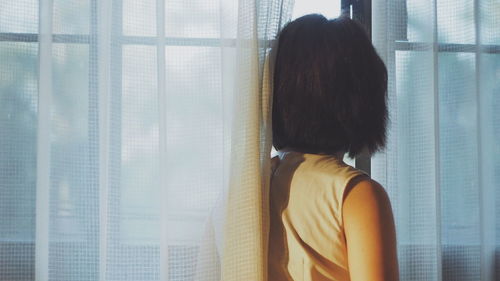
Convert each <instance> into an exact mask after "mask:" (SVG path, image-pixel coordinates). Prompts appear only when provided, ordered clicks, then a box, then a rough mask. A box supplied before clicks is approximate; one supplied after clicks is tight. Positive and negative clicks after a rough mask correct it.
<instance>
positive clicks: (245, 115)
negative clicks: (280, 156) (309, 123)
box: [0, 0, 292, 281]
mask: <svg viewBox="0 0 500 281" xmlns="http://www.w3.org/2000/svg"><path fill="white" fill-rule="evenodd" d="M291 4H292V3H291V1H289V0H264V1H257V0H239V1H232V0H208V1H207V0H190V1H185V0H141V1H134V0H123V1H121V0H40V1H37V0H18V1H8V0H2V1H0V62H1V63H0V280H9V281H17V280H37V281H44V280H62V281H70V280H82V281H83V280H85V281H87V280H101V281H103V280H134V281H135V280H175V281H180V280H194V279H195V272H196V271H197V270H198V271H200V267H201V266H200V265H202V264H206V265H208V266H219V268H215V269H217V270H211V271H210V273H211V275H210V276H209V277H210V278H214V279H211V280H220V278H221V277H220V276H219V274H223V275H224V280H235V281H236V280H264V273H265V266H266V261H265V258H266V253H265V243H266V240H265V237H266V233H265V231H266V224H267V221H266V219H265V218H266V213H265V212H266V209H265V208H262V207H263V206H267V204H266V203H265V200H266V198H265V194H266V193H265V192H261V187H262V183H263V182H264V183H265V182H266V181H265V180H266V178H267V177H268V175H266V173H265V171H267V168H268V167H266V165H268V164H267V161H268V158H269V157H268V155H269V150H270V143H269V138H267V137H266V133H268V132H269V128H268V127H266V126H265V124H266V122H265V121H266V118H267V117H268V115H266V112H265V111H264V110H262V108H266V106H265V104H263V101H265V100H266V98H265V96H264V95H263V91H262V89H263V87H264V88H265V86H266V85H267V86H269V85H268V84H266V83H268V82H269V81H267V82H266V81H263V80H262V79H263V69H264V68H263V65H264V58H265V56H266V54H267V52H268V50H269V47H270V42H271V40H272V39H274V36H275V35H276V32H277V31H278V28H279V27H280V25H282V24H284V23H285V22H286V20H287V19H288V18H289V16H290V14H291ZM264 186H265V185H264ZM224 191H225V193H224ZM221 194H226V195H225V196H222V195H221ZM225 200H229V201H228V202H229V203H228V204H227V205H225V204H224V202H227V201H225ZM216 206H218V207H220V206H225V208H226V210H225V212H222V215H221V213H220V212H217V211H213V209H214V207H216ZM226 214H229V215H227V216H226ZM217 215H219V217H217ZM209 217H213V218H215V219H214V221H215V222H216V223H218V224H219V225H223V227H222V229H221V228H216V229H215V230H214V231H217V235H215V234H214V235H213V237H216V239H219V242H220V243H219V244H220V245H222V248H221V249H220V251H213V252H212V254H213V255H200V253H203V251H201V250H200V244H203V240H202V238H206V237H204V236H203V233H204V230H205V229H210V225H208V227H207V225H206V222H207V219H208V218H209ZM226 220H227V222H228V223H227V224H226V225H225V226H224V222H225V221H226ZM214 239H215V238H214ZM221 262H222V266H221V264H220V263H221ZM197 267H198V268H197ZM205 269H206V268H205ZM211 269H214V268H211Z"/></svg>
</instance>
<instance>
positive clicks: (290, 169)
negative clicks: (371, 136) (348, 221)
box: [268, 152, 366, 281]
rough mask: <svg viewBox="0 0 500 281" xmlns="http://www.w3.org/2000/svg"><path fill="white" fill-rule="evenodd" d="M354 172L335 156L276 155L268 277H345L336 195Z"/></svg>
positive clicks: (274, 280)
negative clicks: (277, 158) (277, 159)
mask: <svg viewBox="0 0 500 281" xmlns="http://www.w3.org/2000/svg"><path fill="white" fill-rule="evenodd" d="M360 175H366V174H364V173H363V172H362V171H360V170H357V169H355V168H353V167H351V166H349V165H347V164H345V163H344V162H343V161H342V159H338V158H337V157H335V156H330V155H319V154H308V153H299V152H284V153H282V154H281V155H280V161H279V164H278V166H277V167H276V168H275V169H274V171H273V175H272V179H271V188H270V233H269V252H268V276H269V281H285V280H286V281H290V280H293V281H324V280H325V281H326V280H334V281H344V280H349V269H348V263H347V247H346V240H345V235H344V228H343V222H342V200H343V196H344V190H345V188H346V186H347V184H348V183H349V181H350V180H351V179H353V178H354V177H357V176H360Z"/></svg>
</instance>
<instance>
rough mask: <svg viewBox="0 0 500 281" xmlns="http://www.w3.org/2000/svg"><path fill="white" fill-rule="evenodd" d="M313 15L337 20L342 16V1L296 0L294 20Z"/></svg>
mask: <svg viewBox="0 0 500 281" xmlns="http://www.w3.org/2000/svg"><path fill="white" fill-rule="evenodd" d="M313 13H319V14H323V15H324V16H325V17H327V18H336V17H338V16H340V0H295V5H294V7H293V14H292V18H294V19H296V18H298V17H301V16H303V15H307V14H313Z"/></svg>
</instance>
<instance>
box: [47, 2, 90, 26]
mask: <svg viewBox="0 0 500 281" xmlns="http://www.w3.org/2000/svg"><path fill="white" fill-rule="evenodd" d="M89 25H90V0H54V8H53V20H52V28H53V33H54V34H61V33H62V34H88V33H89Z"/></svg>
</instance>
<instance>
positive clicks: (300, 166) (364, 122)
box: [268, 15, 398, 281]
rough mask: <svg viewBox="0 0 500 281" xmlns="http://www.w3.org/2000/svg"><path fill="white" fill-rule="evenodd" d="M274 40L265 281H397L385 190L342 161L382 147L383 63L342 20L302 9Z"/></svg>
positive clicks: (384, 108)
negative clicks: (274, 153) (275, 153)
mask: <svg viewBox="0 0 500 281" xmlns="http://www.w3.org/2000/svg"><path fill="white" fill-rule="evenodd" d="M278 41H279V42H278V46H277V48H278V49H277V53H276V62H275V71H274V90H273V92H274V93H273V116H272V117H273V145H274V147H275V148H276V149H277V150H278V152H279V158H276V159H273V161H274V162H275V163H274V164H275V165H274V168H273V176H272V182H271V191H270V198H271V203H270V211H271V232H270V240H269V264H268V265H269V269H268V275H269V280H270V281H281V280H294V281H298V280H307V281H322V280H336V281H343V280H352V281H361V280H363V281H365V280H366V281H381V280H384V281H393V280H398V265H397V255H396V235H395V230H394V221H393V215H392V210H391V206H390V202H389V199H388V196H387V194H386V192H385V190H384V189H383V187H382V186H380V184H378V183H377V182H376V181H374V180H372V179H371V178H370V177H369V176H368V175H366V174H365V173H363V172H362V171H360V170H357V169H355V168H353V167H351V166H349V165H347V164H345V163H344V162H343V160H342V159H343V155H344V154H345V153H348V154H349V155H350V156H351V157H354V156H356V155H359V154H360V153H361V152H363V151H366V152H368V153H369V154H372V153H374V152H376V151H377V150H379V149H380V148H382V147H383V146H384V145H385V131H386V123H387V122H386V121H387V106H386V90H387V70H386V68H385V65H384V63H383V62H382V60H381V59H380V57H379V56H378V55H377V53H376V51H375V49H374V48H373V46H372V44H371V42H370V40H369V38H368V36H367V35H366V32H365V31H364V30H363V28H362V27H361V26H360V25H359V24H358V23H356V22H354V21H353V20H351V19H349V18H343V17H341V18H337V19H333V20H327V19H326V18H324V17H323V16H321V15H307V16H303V17H301V18H298V19H296V20H294V21H292V22H290V23H289V24H287V25H286V26H285V27H284V28H283V30H282V31H281V32H280V34H279V35H278Z"/></svg>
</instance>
